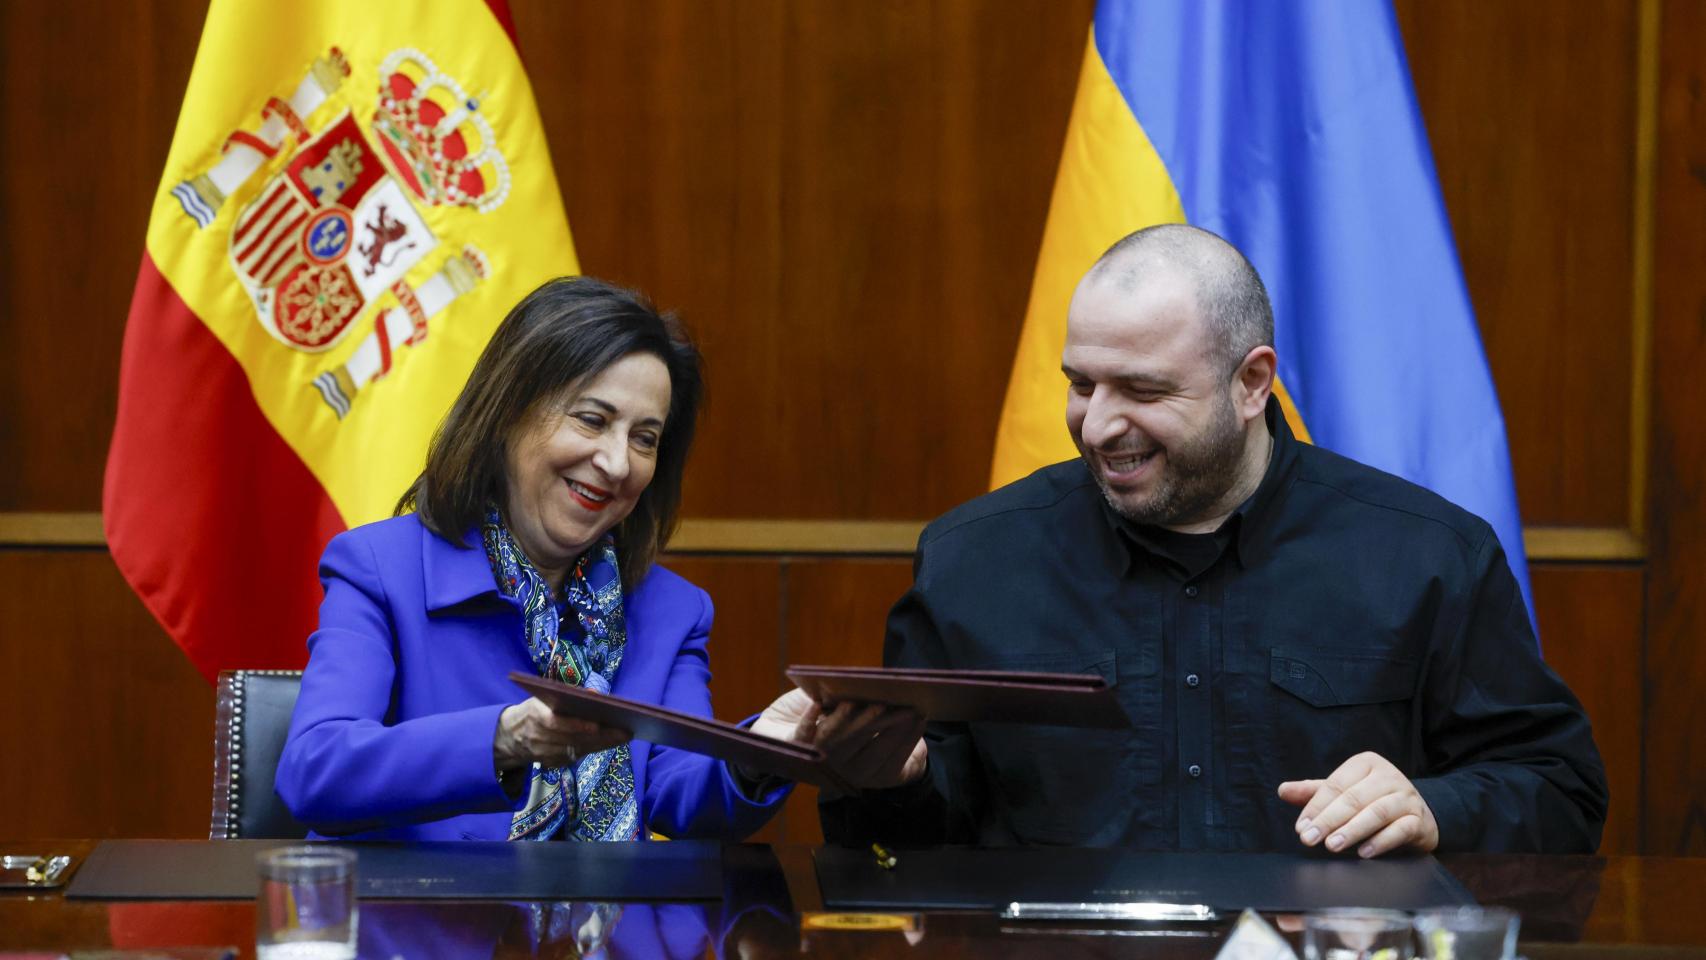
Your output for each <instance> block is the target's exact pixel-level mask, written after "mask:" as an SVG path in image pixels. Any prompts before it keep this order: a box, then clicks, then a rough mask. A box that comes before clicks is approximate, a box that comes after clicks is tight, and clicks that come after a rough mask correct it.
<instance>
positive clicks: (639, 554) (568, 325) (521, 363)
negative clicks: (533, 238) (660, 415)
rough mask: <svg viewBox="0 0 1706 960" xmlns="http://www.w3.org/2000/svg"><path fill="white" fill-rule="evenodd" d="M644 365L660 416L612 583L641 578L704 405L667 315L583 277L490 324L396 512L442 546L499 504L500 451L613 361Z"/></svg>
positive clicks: (677, 497) (686, 344) (663, 532)
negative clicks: (658, 394) (659, 381)
mask: <svg viewBox="0 0 1706 960" xmlns="http://www.w3.org/2000/svg"><path fill="white" fill-rule="evenodd" d="M635 353H649V354H651V355H652V356H654V357H657V358H658V359H659V360H661V361H663V365H664V366H665V367H666V368H668V370H669V388H670V389H669V415H668V419H667V420H666V421H665V423H664V430H663V436H662V437H661V438H660V440H659V443H658V452H657V467H656V469H655V471H654V472H653V474H652V482H651V484H650V485H648V486H647V487H646V489H645V492H643V493H641V494H640V498H639V501H638V502H637V503H635V505H634V509H633V512H631V513H629V514H628V516H627V518H626V519H624V520H623V521H622V522H621V523H619V524H618V525H617V527H616V553H617V559H618V561H619V565H620V566H621V570H622V581H623V583H625V584H627V585H629V586H632V585H633V584H635V583H638V582H639V581H640V578H642V577H644V576H645V574H646V571H647V570H649V569H650V568H651V565H652V561H654V560H655V559H657V555H658V552H659V551H661V550H662V549H663V547H664V545H665V544H666V543H668V542H669V537H670V535H671V534H672V533H674V532H675V525H676V520H677V516H676V515H677V512H678V511H679V510H680V508H681V478H682V474H683V473H684V472H685V471H686V468H687V450H688V448H689V447H691V446H692V445H693V431H694V426H695V424H696V422H697V420H698V418H699V403H700V399H701V397H702V396H703V394H704V379H703V374H702V373H701V372H700V367H699V351H698V349H697V348H696V347H694V345H693V341H692V340H691V339H689V337H688V335H687V331H686V329H685V328H683V327H682V325H681V322H680V321H679V320H678V319H676V317H675V315H674V314H669V313H664V314H660V313H658V311H657V310H656V308H654V307H653V306H652V305H651V303H650V302H648V301H647V300H646V298H645V297H643V296H641V295H640V294H639V293H636V292H634V291H633V290H628V289H626V288H623V287H618V286H616V285H615V284H611V283H605V282H604V281H602V280H594V279H592V278H591V277H565V278H561V279H557V280H552V281H549V282H547V283H546V284H545V285H544V286H541V287H540V288H539V289H537V290H535V291H533V292H532V293H530V294H528V295H527V296H526V297H524V298H523V299H522V301H521V302H520V303H518V304H516V305H515V308H514V309H513V310H511V311H510V312H509V316H507V317H504V319H503V322H502V323H500V324H498V329H497V331H496V332H495V333H493V334H492V339H491V341H490V342H489V343H487V344H486V349H485V351H484V352H483V353H481V354H480V359H479V360H478V361H476V362H475V364H474V371H473V372H472V373H471V374H469V375H468V382H467V384H465V385H464V386H463V387H462V393H461V395H460V396H458V397H457V398H456V402H455V403H454V404H452V405H451V407H450V412H449V413H448V414H446V415H445V417H444V422H443V423H441V424H439V427H438V430H437V432H435V433H434V434H433V437H432V444H431V446H430V447H428V448H427V461H426V469H424V470H422V471H421V475H420V476H419V477H417V478H416V479H415V482H414V483H412V484H410V485H409V489H408V490H407V491H406V492H405V493H404V494H403V497H402V499H400V500H398V501H397V510H396V513H397V514H398V515H401V514H403V513H405V512H407V511H408V510H410V509H413V510H415V511H416V512H418V513H419V514H420V517H421V522H422V523H423V524H425V525H426V527H427V529H429V530H431V531H432V532H434V533H436V534H438V535H439V536H441V537H443V538H444V539H446V540H449V541H450V542H451V543H454V544H458V545H460V546H466V545H467V544H466V542H465V541H464V539H463V538H464V537H465V536H466V535H467V533H468V531H470V530H472V529H474V528H476V527H478V526H479V525H480V523H481V522H483V521H484V519H485V516H486V505H487V504H489V503H498V504H502V503H503V502H504V496H505V489H506V487H505V473H506V470H507V460H506V457H505V453H506V451H507V447H508V444H510V443H512V442H514V441H515V440H516V439H517V437H518V435H519V434H520V429H519V428H520V427H521V426H522V425H523V424H525V423H527V422H528V420H529V419H530V418H531V416H532V415H533V414H534V413H535V412H536V411H537V410H539V408H540V407H541V405H543V404H547V403H550V402H552V401H554V400H555V399H556V398H558V397H560V396H561V395H562V394H563V393H564V392H565V391H568V390H572V389H574V387H575V386H576V385H577V384H581V383H585V382H586V381H587V380H589V379H591V378H592V377H595V376H597V375H598V374H599V373H601V372H603V371H604V370H605V369H607V368H608V367H609V366H610V365H611V364H613V363H615V362H616V361H618V360H621V359H622V358H623V357H626V356H628V355H630V354H635Z"/></svg>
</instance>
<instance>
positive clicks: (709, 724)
mask: <svg viewBox="0 0 1706 960" xmlns="http://www.w3.org/2000/svg"><path fill="white" fill-rule="evenodd" d="M509 678H510V680H511V681H513V682H514V683H515V685H516V686H518V687H520V688H522V689H523V690H526V691H527V692H528V693H531V694H533V695H534V696H536V697H538V698H539V699H540V700H542V701H544V702H545V703H546V704H547V705H549V706H550V708H551V709H552V711H553V712H555V713H559V714H562V715H563V716H566V717H579V718H580V719H582V720H591V721H594V722H595V723H601V724H603V725H605V726H607V727H616V728H618V729H621V730H626V731H628V732H629V733H632V734H633V735H634V738H635V739H637V740H645V741H647V742H649V743H656V744H660V745H662V746H666V747H677V748H680V749H682V750H691V751H692V752H694V753H702V754H705V755H706V756H711V757H716V758H718V759H719V760H727V761H729V762H730V763H738V764H740V765H741V766H742V767H744V768H746V769H748V770H751V771H753V772H754V773H773V774H776V775H777V776H782V777H787V778H788V779H790V780H798V781H800V782H802V783H810V784H813V785H815V786H819V787H832V788H834V789H837V790H840V791H842V792H844V793H851V792H852V789H851V788H850V787H848V786H847V784H846V783H844V782H843V781H842V780H841V778H839V777H837V776H836V775H835V774H834V773H833V772H832V771H831V770H830V769H829V767H828V765H826V764H825V763H824V758H823V752H822V751H821V750H819V749H818V748H816V747H810V746H806V745H804V744H799V743H790V742H788V741H785V740H772V739H771V738H769V737H767V736H764V735H763V734H761V733H753V732H752V731H751V730H747V729H746V728H744V727H737V726H735V725H734V724H732V723H724V722H723V721H721V720H712V719H710V718H707V717H696V716H694V715H692V714H690V713H681V712H679V711H676V710H670V709H668V708H667V707H660V706H658V705H657V704H655V703H644V702H642V701H639V700H629V699H627V698H625V697H613V696H610V695H609V694H603V693H593V692H592V691H591V690H585V689H582V688H581V687H571V686H569V685H568V684H565V683H558V682H557V681H555V680H546V679H545V678H543V677H537V676H529V675H527V674H525V673H511V674H510V675H509Z"/></svg>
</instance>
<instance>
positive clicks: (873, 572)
mask: <svg viewBox="0 0 1706 960" xmlns="http://www.w3.org/2000/svg"><path fill="white" fill-rule="evenodd" d="M787 576H788V605H787V610H786V612H785V616H784V620H783V624H784V625H783V632H784V636H786V638H787V650H788V661H789V662H790V663H817V664H830V665H836V666H839V665H843V664H846V665H855V664H874V663H881V662H882V660H883V623H884V621H885V620H887V618H888V612H889V607H891V606H893V605H894V602H895V601H896V600H898V599H900V595H901V594H903V593H905V592H906V589H907V587H909V586H911V585H912V563H911V561H909V560H900V559H886V560H834V559H828V560H795V561H792V562H790V563H789V564H788V574H787ZM783 830H784V836H786V838H787V840H788V842H790V843H810V844H818V843H822V842H823V827H822V826H821V825H820V824H819V822H818V817H817V789H816V788H815V787H809V786H799V787H796V788H794V796H793V797H791V798H790V799H789V800H788V806H787V808H786V809H785V810H784V811H783Z"/></svg>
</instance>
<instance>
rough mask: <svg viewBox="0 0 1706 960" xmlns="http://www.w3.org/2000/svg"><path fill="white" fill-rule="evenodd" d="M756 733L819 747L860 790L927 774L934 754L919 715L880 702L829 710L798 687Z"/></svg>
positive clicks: (762, 718)
mask: <svg viewBox="0 0 1706 960" xmlns="http://www.w3.org/2000/svg"><path fill="white" fill-rule="evenodd" d="M752 730H753V732H754V733H762V734H764V735H765V736H767V737H773V738H775V739H777V740H792V741H794V742H795V743H803V744H807V745H810V746H815V747H817V748H818V749H819V750H822V751H823V753H824V756H825V758H826V759H827V760H828V761H829V766H830V769H832V770H834V771H835V772H836V774H837V775H838V776H840V777H841V779H843V780H845V781H847V784H848V785H849V786H852V787H855V788H858V789H860V790H875V789H880V788H883V787H895V786H899V785H901V784H903V783H911V782H913V781H914V780H917V779H919V778H920V777H922V776H924V770H925V766H926V760H927V758H928V756H929V754H928V751H927V750H926V748H925V745H924V740H923V736H924V718H923V717H922V716H920V715H919V714H918V713H917V712H916V711H913V710H909V709H907V708H905V707H889V706H885V705H883V704H880V703H838V704H835V705H834V706H832V707H831V708H830V709H829V710H827V711H826V710H824V709H823V708H822V707H821V706H820V705H818V704H817V703H816V702H814V701H813V700H812V698H811V697H810V696H808V695H807V694H806V692H805V691H804V690H801V689H799V688H797V687H796V688H795V689H793V690H789V691H788V692H787V693H784V694H782V695H781V696H780V697H777V698H776V700H775V701H774V702H772V703H771V704H770V706H768V707H765V708H764V712H763V713H762V714H760V715H759V717H758V719H757V720H756V721H754V723H753V724H752Z"/></svg>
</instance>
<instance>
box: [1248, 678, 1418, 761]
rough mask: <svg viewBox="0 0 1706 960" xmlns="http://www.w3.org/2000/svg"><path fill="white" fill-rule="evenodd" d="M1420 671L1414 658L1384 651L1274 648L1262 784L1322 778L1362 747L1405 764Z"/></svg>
mask: <svg viewBox="0 0 1706 960" xmlns="http://www.w3.org/2000/svg"><path fill="white" fill-rule="evenodd" d="M1417 669H1418V665H1417V663H1416V661H1415V660H1414V659H1413V658H1410V657H1405V656H1401V655H1397V654H1391V653H1386V652H1382V651H1371V650H1361V649H1358V650H1346V649H1332V648H1320V647H1301V646H1284V647H1274V648H1272V650H1271V651H1270V653H1269V657H1268V685H1267V692H1266V696H1265V697H1264V700H1265V701H1266V707H1267V710H1266V714H1267V720H1268V724H1267V731H1266V733H1267V736H1268V737H1269V738H1270V740H1269V744H1268V749H1267V750H1265V751H1263V754H1264V755H1265V757H1266V758H1267V759H1268V761H1269V762H1268V763H1267V764H1264V765H1263V766H1264V768H1265V773H1266V776H1265V777H1264V779H1266V780H1267V781H1268V782H1269V783H1270V784H1274V783H1279V782H1280V781H1283V780H1295V779H1303V778H1315V777H1325V776H1327V775H1328V774H1330V773H1331V772H1332V771H1333V770H1334V769H1336V768H1337V767H1338V766H1339V764H1341V763H1344V762H1345V761H1346V760H1348V759H1349V758H1350V757H1352V756H1354V755H1355V754H1358V753H1361V752H1363V751H1365V750H1368V751H1373V752H1375V753H1378V754H1380V755H1381V756H1383V757H1386V758H1387V759H1389V760H1391V761H1392V762H1393V763H1395V764H1397V765H1398V766H1399V767H1400V768H1406V767H1408V766H1409V765H1410V761H1411V759H1412V757H1411V754H1412V753H1413V752H1414V742H1413V740H1414V738H1413V720H1412V717H1413V706H1414V703H1413V700H1414V697H1415V692H1416V684H1417Z"/></svg>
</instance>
